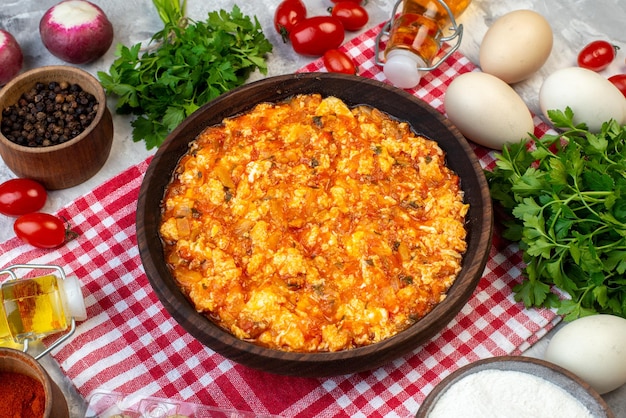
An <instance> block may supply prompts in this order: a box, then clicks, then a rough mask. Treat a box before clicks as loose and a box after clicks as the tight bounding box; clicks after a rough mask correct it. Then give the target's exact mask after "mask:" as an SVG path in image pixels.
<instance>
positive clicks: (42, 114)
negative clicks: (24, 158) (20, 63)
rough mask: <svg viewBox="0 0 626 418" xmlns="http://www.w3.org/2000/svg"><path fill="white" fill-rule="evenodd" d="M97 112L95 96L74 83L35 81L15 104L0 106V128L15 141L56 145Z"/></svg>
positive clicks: (86, 123) (73, 136)
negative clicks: (0, 111)
mask: <svg viewBox="0 0 626 418" xmlns="http://www.w3.org/2000/svg"><path fill="white" fill-rule="evenodd" d="M97 112H98V102H97V100H96V98H95V97H94V96H93V95H92V94H90V93H88V92H86V91H84V90H83V89H82V88H81V87H80V86H79V85H78V84H71V83H68V82H66V81H61V82H59V83H57V82H50V83H48V84H44V83H36V84H35V86H34V87H33V88H32V89H30V90H28V91H26V92H24V93H23V94H22V96H21V97H20V98H19V100H18V101H17V103H16V104H15V105H13V106H9V107H7V108H5V109H3V110H2V122H1V123H0V131H1V132H2V134H3V135H4V136H5V137H6V138H7V139H8V140H9V141H11V142H14V143H16V144H18V145H24V146H27V147H47V146H51V145H58V144H61V143H63V142H66V141H69V140H70V139H72V138H75V137H77V136H78V135H80V134H81V133H82V132H83V131H84V130H85V129H86V128H87V127H88V126H89V125H90V124H91V122H93V120H94V118H95V117H96V113H97Z"/></svg>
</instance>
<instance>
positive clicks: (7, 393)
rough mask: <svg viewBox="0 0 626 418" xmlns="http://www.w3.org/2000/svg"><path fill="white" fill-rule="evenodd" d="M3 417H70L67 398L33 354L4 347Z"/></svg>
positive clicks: (0, 362)
mask: <svg viewBox="0 0 626 418" xmlns="http://www.w3.org/2000/svg"><path fill="white" fill-rule="evenodd" d="M0 399H2V401H1V402H0V418H9V417H11V418H12V417H16V416H20V417H29V418H49V417H51V418H68V417H69V410H68V406H67V401H66V400H65V397H64V395H63V393H62V392H61V389H59V387H58V386H57V385H56V383H54V381H53V380H52V379H50V376H49V375H48V373H47V372H46V370H45V369H44V368H43V367H42V366H41V365H40V364H39V363H38V362H37V361H36V360H35V359H34V358H33V357H32V356H30V355H29V354H26V353H23V352H21V351H19V350H14V349H11V348H0Z"/></svg>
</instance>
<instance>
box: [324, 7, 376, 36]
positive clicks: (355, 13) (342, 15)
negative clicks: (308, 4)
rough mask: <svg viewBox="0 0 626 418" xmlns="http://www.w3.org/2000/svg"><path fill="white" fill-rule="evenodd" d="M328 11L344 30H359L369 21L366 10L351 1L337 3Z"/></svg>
mask: <svg viewBox="0 0 626 418" xmlns="http://www.w3.org/2000/svg"><path fill="white" fill-rule="evenodd" d="M330 10H331V15H332V16H334V17H336V18H337V19H339V20H340V21H341V24H342V25H343V28H344V29H345V30H349V31H357V30H361V29H363V27H364V26H365V25H367V21H368V20H369V15H368V14H367V10H365V8H364V7H362V6H360V5H358V4H357V3H355V2H352V1H341V2H338V3H337V4H335V5H334V6H333V7H332V8H331V9H330Z"/></svg>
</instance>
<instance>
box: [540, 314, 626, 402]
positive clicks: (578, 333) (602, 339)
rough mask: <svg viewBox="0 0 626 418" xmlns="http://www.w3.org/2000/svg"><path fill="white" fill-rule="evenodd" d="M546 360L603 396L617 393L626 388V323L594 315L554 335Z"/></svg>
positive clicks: (567, 325) (618, 319)
mask: <svg viewBox="0 0 626 418" xmlns="http://www.w3.org/2000/svg"><path fill="white" fill-rule="evenodd" d="M545 359H546V360H547V361H549V362H552V363H555V364H557V365H559V366H561V367H563V368H565V369H567V370H569V371H571V372H572V373H574V374H576V375H578V376H579V377H580V378H582V379H583V380H585V381H586V382H587V383H589V384H590V385H591V386H592V387H593V388H594V389H595V390H596V391H597V392H598V393H600V394H603V393H607V392H610V391H612V390H614V389H617V388H618V387H620V386H622V385H624V384H626V319H624V318H620V317H618V316H613V315H592V316H586V317H583V318H579V319H577V320H575V321H572V322H570V323H568V324H566V325H565V326H563V328H561V329H560V330H558V331H557V332H556V333H555V334H554V337H552V339H551V340H550V342H549V344H548V348H547V350H546V354H545Z"/></svg>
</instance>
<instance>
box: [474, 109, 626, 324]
mask: <svg viewBox="0 0 626 418" xmlns="http://www.w3.org/2000/svg"><path fill="white" fill-rule="evenodd" d="M548 115H549V117H550V119H551V120H552V122H553V124H554V126H555V127H557V128H559V129H561V130H562V132H560V133H559V134H557V135H552V134H546V135H544V136H543V137H542V138H537V137H532V143H531V142H529V141H521V142H520V143H516V144H510V145H507V146H505V147H504V148H503V150H502V153H501V154H499V155H497V156H496V165H495V167H494V168H493V170H491V171H489V170H487V171H485V174H486V176H487V180H488V182H489V188H490V191H491V196H492V198H493V199H494V201H495V202H496V203H497V204H499V205H500V206H501V208H502V209H503V211H504V213H505V215H506V216H507V219H506V220H505V222H504V227H505V230H504V232H503V236H504V237H505V238H507V239H509V240H511V241H514V242H517V243H518V245H519V248H520V250H521V251H522V253H523V254H522V259H523V261H524V263H525V267H524V270H523V273H524V278H523V280H522V282H521V283H519V284H518V285H516V286H515V287H514V292H515V300H517V301H520V302H523V303H524V305H525V306H526V307H528V308H530V307H550V308H556V309H557V312H558V313H559V314H560V315H563V316H564V318H565V319H566V320H572V319H576V318H579V317H581V316H586V315H591V314H594V313H608V314H613V315H618V316H622V317H626V126H624V125H620V124H618V123H617V122H616V121H613V120H611V121H608V122H605V123H604V124H603V126H602V129H601V132H599V133H591V132H589V131H588V130H587V128H586V126H585V125H584V124H578V125H575V124H574V122H573V116H574V115H573V112H572V110H571V109H570V108H567V109H566V110H565V111H549V112H548Z"/></svg>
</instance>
